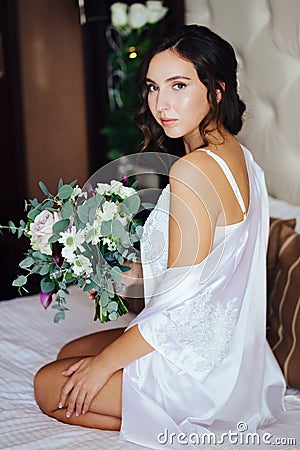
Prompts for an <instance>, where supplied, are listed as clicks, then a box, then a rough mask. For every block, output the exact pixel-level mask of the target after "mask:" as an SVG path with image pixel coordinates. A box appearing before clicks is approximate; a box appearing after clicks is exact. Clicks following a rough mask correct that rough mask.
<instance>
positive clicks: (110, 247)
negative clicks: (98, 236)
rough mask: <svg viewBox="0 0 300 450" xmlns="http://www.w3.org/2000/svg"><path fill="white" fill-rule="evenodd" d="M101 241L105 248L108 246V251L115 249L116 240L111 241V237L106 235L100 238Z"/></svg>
mask: <svg viewBox="0 0 300 450" xmlns="http://www.w3.org/2000/svg"><path fill="white" fill-rule="evenodd" d="M102 242H103V244H104V245H105V244H106V245H107V248H108V250H109V251H111V252H114V251H115V250H117V244H116V242H114V241H112V240H111V239H109V238H107V237H106V238H103V239H102Z"/></svg>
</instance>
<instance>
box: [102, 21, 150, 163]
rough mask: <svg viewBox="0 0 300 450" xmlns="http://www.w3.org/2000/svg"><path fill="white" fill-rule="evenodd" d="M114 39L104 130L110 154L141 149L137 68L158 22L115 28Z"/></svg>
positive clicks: (129, 152) (117, 156)
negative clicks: (122, 29)
mask: <svg viewBox="0 0 300 450" xmlns="http://www.w3.org/2000/svg"><path fill="white" fill-rule="evenodd" d="M112 30H113V34H115V35H116V36H115V41H114V44H113V45H112V49H111V53H110V55H109V58H108V78H109V80H112V85H111V86H109V89H108V95H109V108H108V111H107V125H106V126H105V127H104V128H103V129H102V130H101V133H102V134H104V135H106V136H107V140H108V145H109V152H108V158H109V159H111V160H113V159H117V158H119V157H120V156H123V155H127V154H131V153H134V152H138V151H139V149H140V145H141V142H142V140H143V135H142V133H141V131H140V130H139V129H138V127H137V126H136V125H135V122H134V116H135V114H136V113H137V111H138V110H139V108H140V106H141V98H140V96H139V94H138V91H137V87H136V81H135V78H136V71H137V68H138V67H139V65H140V64H141V62H142V59H143V56H144V55H145V53H146V51H147V50H148V49H149V47H150V45H151V42H152V40H153V35H154V32H155V25H148V26H146V27H144V28H143V29H134V30H131V31H130V32H128V33H124V32H122V31H121V30H116V29H112Z"/></svg>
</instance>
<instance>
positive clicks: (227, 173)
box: [199, 149, 247, 217]
mask: <svg viewBox="0 0 300 450" xmlns="http://www.w3.org/2000/svg"><path fill="white" fill-rule="evenodd" d="M199 150H200V149H199ZM202 151H205V152H206V153H208V154H209V155H210V156H211V157H212V158H214V160H215V161H216V162H217V163H218V164H219V165H220V166H221V169H222V170H223V172H224V174H225V176H226V178H227V180H228V181H229V183H230V185H231V187H232V189H233V192H234V194H235V196H236V198H237V201H238V202H239V205H240V207H241V210H242V211H243V214H244V217H246V215H247V211H246V207H245V203H244V200H243V197H242V195H241V192H240V190H239V187H238V185H237V182H236V181H235V178H234V176H233V175H232V172H231V170H230V169H229V167H228V165H227V163H226V162H225V161H224V159H223V158H221V157H220V156H218V155H216V154H215V153H213V152H211V151H210V150H204V149H202Z"/></svg>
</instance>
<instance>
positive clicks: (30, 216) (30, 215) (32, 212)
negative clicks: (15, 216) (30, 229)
mask: <svg viewBox="0 0 300 450" xmlns="http://www.w3.org/2000/svg"><path fill="white" fill-rule="evenodd" d="M40 212H41V211H40V210H39V209H37V208H33V209H31V210H30V211H29V213H28V214H27V217H28V219H31V220H34V219H35V218H36V216H38V215H39V214H40Z"/></svg>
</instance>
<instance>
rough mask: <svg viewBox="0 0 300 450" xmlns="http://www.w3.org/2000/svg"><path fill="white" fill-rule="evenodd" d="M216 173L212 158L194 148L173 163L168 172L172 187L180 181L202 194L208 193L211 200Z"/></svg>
mask: <svg viewBox="0 0 300 450" xmlns="http://www.w3.org/2000/svg"><path fill="white" fill-rule="evenodd" d="M217 175H218V172H217V171H216V166H215V164H214V161H213V159H212V158H211V157H210V156H209V155H208V154H207V153H206V152H205V151H197V150H195V151H193V152H191V153H188V154H187V155H185V156H183V157H181V158H180V159H178V160H177V161H176V162H175V163H174V164H173V166H172V167H171V170H170V174H169V178H170V186H171V189H172V186H175V184H176V182H181V183H184V184H185V185H186V186H187V187H190V188H191V189H193V190H195V191H198V192H201V193H202V195H205V193H207V194H209V197H210V200H212V192H213V191H214V192H215V180H217Z"/></svg>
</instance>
